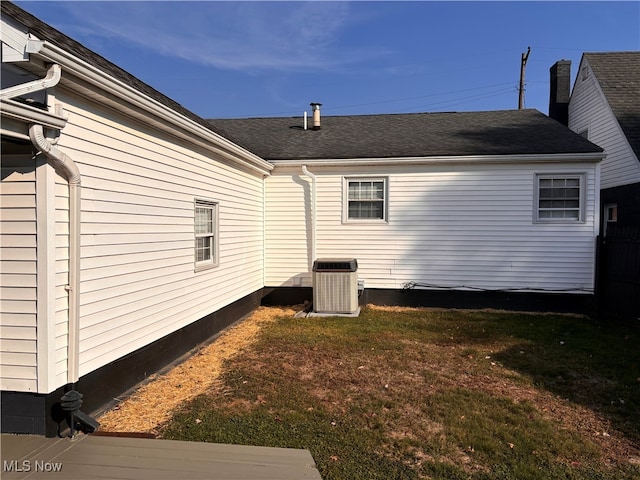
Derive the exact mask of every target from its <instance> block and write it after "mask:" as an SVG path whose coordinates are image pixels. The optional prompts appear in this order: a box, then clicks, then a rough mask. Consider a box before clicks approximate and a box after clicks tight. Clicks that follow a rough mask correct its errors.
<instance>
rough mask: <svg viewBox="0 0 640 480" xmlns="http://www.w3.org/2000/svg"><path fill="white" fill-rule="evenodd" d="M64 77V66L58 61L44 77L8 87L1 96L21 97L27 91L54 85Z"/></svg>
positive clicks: (37, 90)
mask: <svg viewBox="0 0 640 480" xmlns="http://www.w3.org/2000/svg"><path fill="white" fill-rule="evenodd" d="M61 78H62V68H61V67H60V65H58V64H57V63H54V64H53V65H51V67H50V68H49V70H48V71H47V75H46V76H45V77H44V78H39V79H38V80H34V81H32V82H27V83H23V84H20V85H16V86H14V87H7V88H4V89H2V91H1V92H0V98H2V99H3V100H7V99H9V98H15V97H19V96H21V95H26V94H27V93H34V92H39V91H41V90H46V89H47V88H50V87H54V86H56V85H57V84H58V82H59V81H60V79H61Z"/></svg>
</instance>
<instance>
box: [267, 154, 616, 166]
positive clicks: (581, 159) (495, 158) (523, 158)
mask: <svg viewBox="0 0 640 480" xmlns="http://www.w3.org/2000/svg"><path fill="white" fill-rule="evenodd" d="M605 157H606V153H604V152H591V153H558V154H541V155H535V154H527V155H468V156H452V157H447V156H435V157H399V158H347V159H336V158H316V159H282V160H271V163H273V165H275V166H276V167H287V166H291V167H297V166H301V165H314V166H317V167H345V166H389V167H392V166H398V165H455V164H467V165H471V164H516V165H517V164H523V163H585V162H587V163H598V162H600V161H602V160H603V159H604V158H605Z"/></svg>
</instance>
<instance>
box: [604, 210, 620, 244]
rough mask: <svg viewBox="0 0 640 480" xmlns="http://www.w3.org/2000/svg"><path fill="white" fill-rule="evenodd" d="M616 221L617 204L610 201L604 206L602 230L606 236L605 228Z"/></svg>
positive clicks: (612, 225) (613, 224) (608, 227)
mask: <svg viewBox="0 0 640 480" xmlns="http://www.w3.org/2000/svg"><path fill="white" fill-rule="evenodd" d="M617 223H618V205H617V204H615V203H610V204H608V205H605V206H604V226H603V229H602V232H603V234H604V236H605V237H606V236H607V230H609V229H610V228H611V227H614V226H615V225H616V224H617Z"/></svg>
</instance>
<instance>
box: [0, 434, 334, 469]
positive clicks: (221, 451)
mask: <svg viewBox="0 0 640 480" xmlns="http://www.w3.org/2000/svg"><path fill="white" fill-rule="evenodd" d="M1 446H2V449H1V454H2V470H1V472H0V477H2V479H3V480H5V479H6V480H13V479H27V478H28V479H30V480H31V479H34V480H35V479H48V480H54V479H55V478H60V479H64V480H91V479H102V480H105V479H123V480H129V479H131V480H134V479H136V480H138V479H140V480H162V479H185V480H189V479H216V480H265V479H272V480H287V479H291V480H294V479H295V480H303V479H311V480H322V478H321V477H320V474H319V473H318V470H317V469H316V467H315V463H314V461H313V458H312V457H311V454H310V453H309V451H308V450H296V449H288V448H270V447H250V446H239V445H222V444H216V443H202V442H179V441H174V440H155V439H146V438H123V437H100V436H91V435H79V436H77V437H76V438H75V439H73V440H71V439H68V438H55V439H53V438H44V437H40V436H32V435H5V434H3V435H2V444H1Z"/></svg>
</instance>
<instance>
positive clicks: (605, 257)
mask: <svg viewBox="0 0 640 480" xmlns="http://www.w3.org/2000/svg"><path fill="white" fill-rule="evenodd" d="M597 295H598V310H599V314H600V316H601V317H603V318H606V319H611V320H617V321H622V322H625V323H632V324H636V325H640V227H617V228H614V229H611V230H608V231H607V236H606V237H604V238H602V237H601V238H600V239H599V254H598V283H597Z"/></svg>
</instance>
